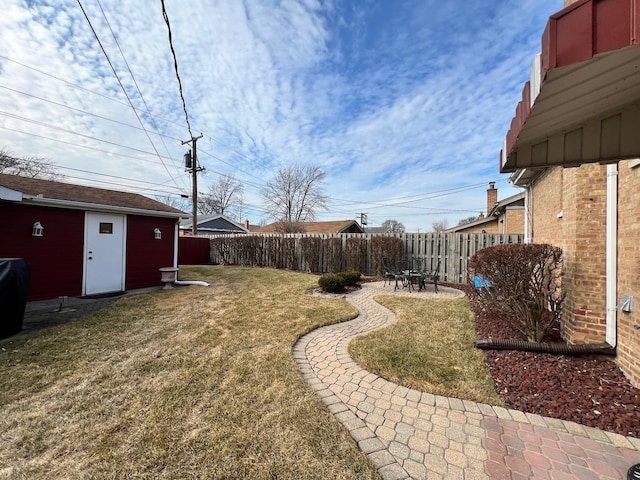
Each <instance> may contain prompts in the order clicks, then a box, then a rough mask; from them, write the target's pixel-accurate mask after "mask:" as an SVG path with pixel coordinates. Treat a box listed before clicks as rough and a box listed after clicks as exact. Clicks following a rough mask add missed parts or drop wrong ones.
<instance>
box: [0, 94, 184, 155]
mask: <svg viewBox="0 0 640 480" xmlns="http://www.w3.org/2000/svg"><path fill="white" fill-rule="evenodd" d="M0 88H4V89H5V90H9V91H10V92H14V93H18V94H20V95H24V96H27V97H30V98H35V99H37V100H41V101H43V102H46V103H50V104H51V105H56V106H58V107H62V108H66V109H68V110H72V111H74V112H78V113H82V114H84V115H90V116H92V117H96V118H99V119H101V120H106V121H108V122H113V123H117V124H118V125H122V126H123V127H129V128H133V129H135V130H140V131H142V130H144V129H143V128H142V127H139V126H137V125H131V124H130V123H125V122H122V121H120V120H116V119H114V118H109V117H105V116H104V115H98V114H97V113H92V112H89V111H87V110H82V109H81V108H77V107H72V106H71V105H67V104H64V103H60V102H56V101H55V100H49V99H47V98H44V97H39V96H38V95H34V94H32V93H27V92H23V91H21V90H17V89H15V88H11V87H7V86H6V85H0ZM127 106H128V105H127ZM151 133H153V134H155V135H158V136H159V137H161V138H163V137H164V138H169V139H171V140H180V139H179V138H177V137H172V136H171V135H166V134H163V133H160V132H159V131H155V132H151ZM167 158H171V157H170V156H168V157H167ZM174 166H175V165H174ZM176 168H177V167H176Z"/></svg>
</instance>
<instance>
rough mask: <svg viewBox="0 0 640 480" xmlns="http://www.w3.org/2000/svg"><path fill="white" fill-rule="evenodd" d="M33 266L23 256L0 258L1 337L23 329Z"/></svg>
mask: <svg viewBox="0 0 640 480" xmlns="http://www.w3.org/2000/svg"><path fill="white" fill-rule="evenodd" d="M30 282H31V267H29V264H28V263H27V262H25V261H24V260H23V259H22V258H0V338H7V337H10V336H11V335H15V334H16V333H18V332H19V331H20V330H22V322H23V320H24V309H25V307H26V306H27V295H28V293H29V283H30Z"/></svg>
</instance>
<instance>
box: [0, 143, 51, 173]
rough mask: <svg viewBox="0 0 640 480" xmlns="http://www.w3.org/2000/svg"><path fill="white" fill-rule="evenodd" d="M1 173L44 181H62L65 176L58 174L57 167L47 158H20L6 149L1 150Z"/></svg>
mask: <svg viewBox="0 0 640 480" xmlns="http://www.w3.org/2000/svg"><path fill="white" fill-rule="evenodd" d="M0 173H8V174H11V175H21V176H23V177H29V178H41V179H44V180H60V179H62V178H63V175H61V174H59V173H58V172H56V167H55V165H54V164H53V163H52V162H51V161H49V160H47V159H46V158H42V157H23V158H20V157H16V156H15V155H14V154H13V153H11V152H8V151H6V150H4V149H2V150H0Z"/></svg>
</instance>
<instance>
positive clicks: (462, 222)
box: [458, 216, 478, 226]
mask: <svg viewBox="0 0 640 480" xmlns="http://www.w3.org/2000/svg"><path fill="white" fill-rule="evenodd" d="M476 220H478V217H476V216H473V217H467V218H463V219H462V220H460V221H459V222H458V226H460V225H467V224H469V223H473V222H475V221H476Z"/></svg>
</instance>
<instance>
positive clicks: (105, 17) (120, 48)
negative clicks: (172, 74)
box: [96, 0, 176, 167]
mask: <svg viewBox="0 0 640 480" xmlns="http://www.w3.org/2000/svg"><path fill="white" fill-rule="evenodd" d="M96 2H97V3H98V6H99V7H100V11H101V12H102V16H103V17H104V21H105V22H106V24H107V27H109V31H110V32H111V36H112V37H113V40H114V41H115V42H116V46H117V47H118V51H119V52H120V56H121V57H122V60H124V64H125V65H126V66H127V70H129V75H131V79H132V80H133V84H134V85H135V86H136V90H137V91H138V95H140V100H142V103H143V104H144V108H145V109H146V113H147V114H148V115H149V119H150V120H151V125H152V126H153V128H154V130H155V131H154V132H153V133H156V134H158V135H159V132H158V127H157V125H156V122H155V120H154V118H153V115H152V114H151V109H150V108H149V105H147V101H146V100H145V99H144V96H143V95H142V91H141V90H140V86H139V85H138V81H137V80H136V77H135V75H134V74H133V71H132V70H131V67H130V66H129V62H128V61H127V57H125V55H124V52H123V51H122V47H120V42H118V38H117V37H116V34H115V32H114V31H113V29H112V28H111V24H110V23H109V19H108V18H107V15H106V13H105V11H104V9H103V8H102V4H101V3H100V0H96ZM160 141H161V142H162V145H164V149H165V150H166V152H167V154H168V155H169V158H171V154H169V149H168V148H167V145H166V143H164V139H163V137H162V136H160ZM171 160H172V162H173V166H174V167H175V166H176V164H175V162H174V161H173V159H171Z"/></svg>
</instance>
